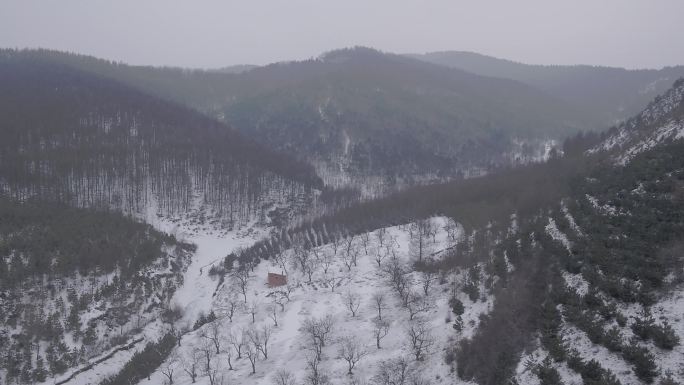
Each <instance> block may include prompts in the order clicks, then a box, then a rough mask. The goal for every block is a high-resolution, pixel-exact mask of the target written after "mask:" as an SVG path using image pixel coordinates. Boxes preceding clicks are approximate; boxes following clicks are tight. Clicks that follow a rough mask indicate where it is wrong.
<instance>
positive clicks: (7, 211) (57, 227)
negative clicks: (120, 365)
mask: <svg viewBox="0 0 684 385" xmlns="http://www.w3.org/2000/svg"><path fill="white" fill-rule="evenodd" d="M0 218H2V220H1V221H0V299H1V301H0V325H2V326H1V327H0V375H2V378H4V381H6V383H21V384H31V383H39V382H43V381H46V380H47V379H48V378H51V377H53V376H58V375H60V374H62V373H64V372H65V371H67V370H68V369H70V368H72V367H74V366H78V365H83V364H85V363H88V361H89V360H90V359H91V358H92V357H95V356H97V355H100V354H103V353H105V352H108V351H111V350H112V349H115V348H120V346H121V345H123V344H124V343H126V344H129V343H132V344H133V345H135V343H137V342H140V340H136V339H134V337H133V336H135V335H136V334H137V333H139V332H140V330H141V328H142V327H143V326H145V325H147V324H149V323H153V322H157V320H158V319H160V317H162V316H163V317H162V318H164V319H173V317H174V315H173V310H172V309H170V305H169V301H170V299H171V297H172V295H173V293H174V292H175V290H176V289H177V288H178V287H180V286H181V285H182V284H183V277H182V273H183V271H184V270H185V268H186V267H187V265H188V263H189V262H190V257H191V255H192V252H193V250H194V246H191V245H187V244H183V243H181V242H178V241H177V240H176V239H175V238H173V237H170V236H168V235H165V234H162V233H159V232H157V231H155V230H154V229H153V228H152V227H151V226H150V225H147V224H143V223H139V222H135V221H133V220H131V219H130V218H125V217H123V216H121V215H120V214H117V213H111V212H103V211H95V210H92V209H76V208H70V207H67V206H64V205H61V204H57V203H46V202H37V201H33V200H30V201H28V202H25V203H18V202H16V201H11V200H8V199H7V198H5V197H1V198H0ZM176 311H177V310H176Z"/></svg>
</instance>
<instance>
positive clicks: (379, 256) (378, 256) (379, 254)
mask: <svg viewBox="0 0 684 385" xmlns="http://www.w3.org/2000/svg"><path fill="white" fill-rule="evenodd" d="M387 255H388V254H387V251H386V250H385V249H383V248H378V250H377V251H376V252H375V254H374V256H373V260H374V261H375V263H376V264H377V265H378V269H380V268H382V262H383V261H384V260H385V258H387Z"/></svg>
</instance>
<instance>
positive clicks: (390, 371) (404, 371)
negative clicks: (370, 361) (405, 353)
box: [373, 357, 410, 385]
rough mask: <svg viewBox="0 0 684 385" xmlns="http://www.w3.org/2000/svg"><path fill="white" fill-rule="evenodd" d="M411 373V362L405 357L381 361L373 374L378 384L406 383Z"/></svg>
mask: <svg viewBox="0 0 684 385" xmlns="http://www.w3.org/2000/svg"><path fill="white" fill-rule="evenodd" d="M409 375H410V369H409V362H408V360H406V358H404V357H399V358H395V359H391V360H386V361H382V362H380V364H379V365H378V371H377V373H376V374H375V376H373V382H374V383H376V384H377V385H406V384H407V383H408V379H409Z"/></svg>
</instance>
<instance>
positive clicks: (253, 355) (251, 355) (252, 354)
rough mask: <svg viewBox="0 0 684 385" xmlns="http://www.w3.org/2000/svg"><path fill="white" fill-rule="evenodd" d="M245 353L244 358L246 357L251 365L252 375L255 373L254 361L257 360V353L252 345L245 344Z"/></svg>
mask: <svg viewBox="0 0 684 385" xmlns="http://www.w3.org/2000/svg"><path fill="white" fill-rule="evenodd" d="M244 351H245V356H247V359H248V360H249V363H250V364H251V365H252V374H254V373H256V361H257V359H258V358H259V351H258V350H257V349H256V347H254V345H251V344H247V346H245V348H244Z"/></svg>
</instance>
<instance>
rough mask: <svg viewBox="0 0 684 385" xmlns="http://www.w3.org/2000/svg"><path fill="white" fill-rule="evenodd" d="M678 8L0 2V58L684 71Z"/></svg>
mask: <svg viewBox="0 0 684 385" xmlns="http://www.w3.org/2000/svg"><path fill="white" fill-rule="evenodd" d="M683 15H684V0H566V1H561V0H497V1H494V0H470V1H465V0H335V1H333V0H244V1H235V0H194V1H190V0H186V1H175V0H82V1H77V0H43V1H38V0H0V46H1V47H12V48H15V47H20V48H23V47H32V48H35V47H44V48H53V49H58V50H66V51H72V52H79V53H85V54H90V55H94V56H98V57H102V58H107V59H114V60H121V61H124V62H128V63H132V64H152V65H173V66H183V67H204V68H207V67H222V66H227V65H232V64H242V63H251V64H266V63H270V62H274V61H281V60H293V59H306V58H310V57H315V56H318V55H319V54H320V53H322V52H325V51H328V50H331V49H336V48H342V47H349V46H354V45H364V46H370V47H374V48H377V49H381V50H383V51H390V52H397V53H409V52H411V53H421V52H429V51H438V50H460V51H474V52H479V53H484V54H488V55H493V56H497V57H502V58H508V59H512V60H516V61H522V62H527V63H535V64H536V63H539V64H578V63H584V64H602V65H611V66H621V67H629V68H646V67H648V68H653V67H662V66H666V65H675V64H684V41H682V37H684V19H683Z"/></svg>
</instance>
